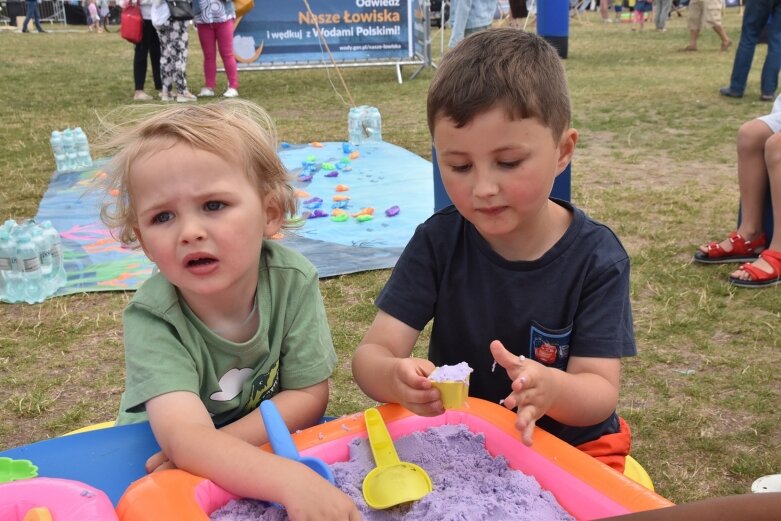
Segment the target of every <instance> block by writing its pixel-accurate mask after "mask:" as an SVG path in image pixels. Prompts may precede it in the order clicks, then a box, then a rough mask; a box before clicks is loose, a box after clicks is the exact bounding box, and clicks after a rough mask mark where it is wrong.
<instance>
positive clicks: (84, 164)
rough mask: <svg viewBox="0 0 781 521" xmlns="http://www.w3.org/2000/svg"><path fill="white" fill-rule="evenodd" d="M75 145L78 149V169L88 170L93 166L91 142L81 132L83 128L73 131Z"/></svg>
mask: <svg viewBox="0 0 781 521" xmlns="http://www.w3.org/2000/svg"><path fill="white" fill-rule="evenodd" d="M73 143H74V148H75V149H76V167H77V168H88V167H90V166H92V156H91V155H90V151H89V140H87V134H85V133H84V131H83V130H81V127H76V128H75V129H73Z"/></svg>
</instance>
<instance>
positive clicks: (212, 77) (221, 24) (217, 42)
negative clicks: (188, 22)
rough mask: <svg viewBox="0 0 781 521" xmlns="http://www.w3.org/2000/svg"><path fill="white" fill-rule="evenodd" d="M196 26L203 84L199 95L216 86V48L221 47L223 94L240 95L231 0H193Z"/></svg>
mask: <svg viewBox="0 0 781 521" xmlns="http://www.w3.org/2000/svg"><path fill="white" fill-rule="evenodd" d="M193 11H194V13H195V18H194V22H195V27H196V28H197V29H198V40H200V42H201V49H202V50H203V76H204V80H205V83H206V85H205V86H204V87H203V89H201V92H200V94H198V96H207V97H208V96H214V90H215V88H216V87H217V49H219V51H220V57H221V58H222V64H223V66H224V67H225V74H226V75H227V76H228V89H227V90H226V91H225V93H224V94H223V96H225V97H226V98H235V97H237V96H238V95H239V91H238V89H239V73H238V68H237V66H236V58H235V57H234V55H233V21H234V20H235V19H236V10H235V8H234V7H233V2H232V1H231V0H227V1H224V2H223V1H222V0H195V1H194V2H193Z"/></svg>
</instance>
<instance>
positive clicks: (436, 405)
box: [392, 358, 445, 416]
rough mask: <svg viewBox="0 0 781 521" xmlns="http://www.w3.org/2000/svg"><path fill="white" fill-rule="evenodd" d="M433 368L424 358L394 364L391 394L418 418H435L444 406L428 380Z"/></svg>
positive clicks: (409, 359) (406, 359) (408, 359)
mask: <svg viewBox="0 0 781 521" xmlns="http://www.w3.org/2000/svg"><path fill="white" fill-rule="evenodd" d="M434 368H435V366H434V364H433V363H431V361H429V360H426V359H425V358H400V359H399V360H398V361H397V362H396V369H395V371H394V373H395V374H394V378H393V382H392V385H393V388H394V389H393V394H394V396H396V397H398V399H399V403H400V404H401V405H403V406H404V407H406V408H407V409H409V410H410V411H412V412H414V413H415V414H417V415H418V416H437V415H439V414H442V413H443V412H444V410H445V409H444V406H443V405H442V400H441V398H440V396H439V391H438V390H436V389H435V388H434V387H433V386H432V385H431V381H430V380H429V379H428V375H430V374H431V372H432V371H433V370H434Z"/></svg>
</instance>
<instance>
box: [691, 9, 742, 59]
mask: <svg viewBox="0 0 781 521" xmlns="http://www.w3.org/2000/svg"><path fill="white" fill-rule="evenodd" d="M721 7H722V0H691V2H689V8H688V13H689V14H688V18H687V22H686V24H687V26H688V27H689V44H688V45H687V46H686V47H684V48H683V49H681V50H682V51H696V50H697V39H698V38H699V37H700V31H701V30H702V28H703V27H705V26H706V25H710V26H711V27H713V30H714V31H715V33H716V34H717V35H718V36H719V38H720V39H721V51H722V52H724V51H726V50H727V49H729V47H730V45H732V40H730V39H729V37H728V36H727V33H726V32H725V31H724V27H722V26H721Z"/></svg>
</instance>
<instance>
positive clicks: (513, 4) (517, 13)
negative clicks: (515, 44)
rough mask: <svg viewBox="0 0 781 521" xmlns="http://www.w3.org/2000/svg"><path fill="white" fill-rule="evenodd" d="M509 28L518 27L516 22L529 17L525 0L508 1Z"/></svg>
mask: <svg viewBox="0 0 781 521" xmlns="http://www.w3.org/2000/svg"><path fill="white" fill-rule="evenodd" d="M509 4H510V27H520V23H519V22H518V20H520V19H521V18H526V17H527V16H529V7H528V6H527V5H526V0H510V1H509Z"/></svg>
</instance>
